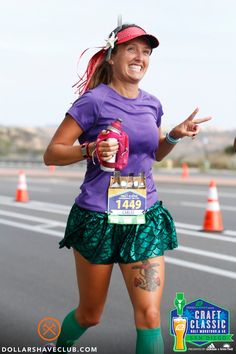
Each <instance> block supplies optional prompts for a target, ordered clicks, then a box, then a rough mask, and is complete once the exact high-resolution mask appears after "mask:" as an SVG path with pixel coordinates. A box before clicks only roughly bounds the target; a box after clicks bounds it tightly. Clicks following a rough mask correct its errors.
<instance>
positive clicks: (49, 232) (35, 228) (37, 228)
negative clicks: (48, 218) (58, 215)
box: [0, 219, 64, 237]
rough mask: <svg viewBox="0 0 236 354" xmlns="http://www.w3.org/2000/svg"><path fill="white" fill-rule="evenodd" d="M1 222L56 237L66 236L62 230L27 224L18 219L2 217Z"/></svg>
mask: <svg viewBox="0 0 236 354" xmlns="http://www.w3.org/2000/svg"><path fill="white" fill-rule="evenodd" d="M0 224H2V225H7V226H13V227H16V228H19V229H23V230H29V231H32V232H37V233H41V234H46V235H50V236H55V237H63V236H64V232H60V231H56V230H44V229H43V228H41V227H40V226H38V225H36V226H32V225H27V224H23V223H19V222H16V221H10V220H6V219H0Z"/></svg>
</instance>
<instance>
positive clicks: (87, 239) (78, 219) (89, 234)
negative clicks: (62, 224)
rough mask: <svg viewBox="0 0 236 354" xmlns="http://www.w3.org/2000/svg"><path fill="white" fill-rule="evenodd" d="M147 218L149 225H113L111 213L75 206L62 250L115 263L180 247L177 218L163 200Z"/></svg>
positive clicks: (62, 241) (134, 260)
mask: <svg viewBox="0 0 236 354" xmlns="http://www.w3.org/2000/svg"><path fill="white" fill-rule="evenodd" d="M145 216H146V223H145V224H140V225H120V224H109V223H108V222H107V214H105V213H100V212H95V211H89V210H86V209H83V208H80V207H79V206H78V205H77V204H74V205H73V207H72V208H71V211H70V214H69V217H68V221H67V226H66V230H65V236H64V238H63V239H62V240H61V241H60V242H59V248H62V247H64V246H66V247H67V248H70V247H72V248H74V249H75V250H77V251H78V252H79V253H80V254H81V255H82V256H83V257H85V258H86V259H87V260H88V261H89V262H91V263H94V264H111V263H133V262H137V261H143V260H145V259H148V258H152V257H157V256H162V255H163V254H164V251H166V250H172V249H174V248H176V247H178V242H177V238H176V230H175V226H174V222H173V219H172V217H171V215H170V213H169V212H168V210H167V209H166V208H165V207H163V205H162V202H161V201H159V202H156V203H155V204H154V205H153V206H152V207H151V208H149V209H147V211H146V213H145Z"/></svg>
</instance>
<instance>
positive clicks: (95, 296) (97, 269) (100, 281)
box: [56, 250, 113, 348]
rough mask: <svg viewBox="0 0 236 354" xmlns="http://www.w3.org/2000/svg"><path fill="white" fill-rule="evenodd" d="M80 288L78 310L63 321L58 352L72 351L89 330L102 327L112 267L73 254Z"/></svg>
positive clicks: (58, 340) (70, 313)
mask: <svg viewBox="0 0 236 354" xmlns="http://www.w3.org/2000/svg"><path fill="white" fill-rule="evenodd" d="M74 256H75V265H76V273H77V280H78V288H79V306H78V307H77V308H76V310H72V311H71V312H69V313H68V314H67V315H66V317H65V318H64V320H63V323H62V328H61V333H60V335H59V337H58V339H57V343H56V346H57V348H59V347H61V348H69V347H71V346H72V345H73V344H74V343H75V342H76V341H77V340H78V339H79V338H80V337H81V336H82V335H83V333H84V332H85V331H86V329H87V328H88V327H91V326H95V325H96V324H98V323H99V320H100V317H101V314H102V311H103V307H104V304H105V300H106V296H107V291H108V287H109V282H110V277H111V272H112V267H113V265H112V264H111V265H105V264H102V265H100V264H91V263H90V262H88V261H87V260H86V259H85V258H84V257H82V256H81V255H80V254H79V253H78V252H77V251H75V250H74Z"/></svg>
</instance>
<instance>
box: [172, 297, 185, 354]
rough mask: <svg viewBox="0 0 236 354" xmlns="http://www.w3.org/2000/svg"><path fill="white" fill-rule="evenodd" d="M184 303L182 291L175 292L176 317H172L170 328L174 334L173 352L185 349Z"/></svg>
mask: <svg viewBox="0 0 236 354" xmlns="http://www.w3.org/2000/svg"><path fill="white" fill-rule="evenodd" d="M185 304H186V300H185V298H184V293H176V298H175V300H174V305H175V307H176V309H177V315H178V317H173V318H172V329H173V332H174V336H175V343H174V348H173V350H174V351H175V352H185V351H186V350H187V346H186V341H185V336H186V332H187V326H188V320H187V318H186V317H183V308H184V306H185Z"/></svg>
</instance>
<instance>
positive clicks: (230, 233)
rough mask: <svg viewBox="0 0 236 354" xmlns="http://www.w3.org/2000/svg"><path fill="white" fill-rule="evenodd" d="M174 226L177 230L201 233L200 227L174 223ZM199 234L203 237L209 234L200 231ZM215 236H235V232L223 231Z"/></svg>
mask: <svg viewBox="0 0 236 354" xmlns="http://www.w3.org/2000/svg"><path fill="white" fill-rule="evenodd" d="M175 226H176V227H179V228H183V229H188V230H194V231H201V226H199V225H193V224H185V223H182V222H177V221H176V222H175ZM201 234H203V235H204V236H206V235H209V233H207V232H203V231H201ZM215 235H220V236H223V237H224V235H228V236H236V231H233V230H224V231H222V233H215Z"/></svg>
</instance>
